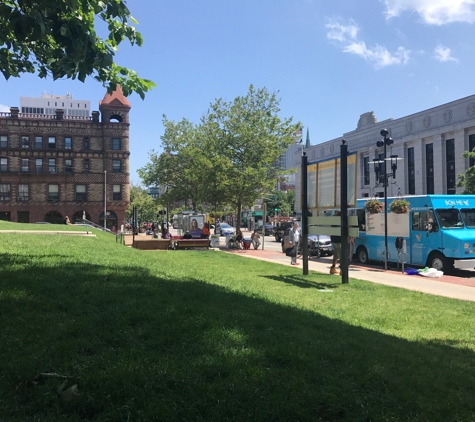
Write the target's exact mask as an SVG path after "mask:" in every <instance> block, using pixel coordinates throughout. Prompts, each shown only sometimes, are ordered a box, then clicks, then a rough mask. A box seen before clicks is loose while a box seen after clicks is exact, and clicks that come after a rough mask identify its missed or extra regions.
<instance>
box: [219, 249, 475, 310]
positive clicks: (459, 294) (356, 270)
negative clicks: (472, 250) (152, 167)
mask: <svg viewBox="0 0 475 422" xmlns="http://www.w3.org/2000/svg"><path fill="white" fill-rule="evenodd" d="M222 250H223V251H224V252H227V253H233V254H237V255H241V256H244V257H247V258H254V259H260V260H262V261H268V262H274V263H277V264H282V265H287V266H290V258H289V257H287V256H285V254H284V253H282V252H276V251H267V250H262V249H258V250H254V249H253V248H252V247H251V249H249V250H242V249H238V250H236V249H224V248H222ZM298 262H299V263H300V265H299V266H298V267H296V268H297V269H299V270H300V271H302V265H303V262H302V259H299V260H298ZM330 266H331V257H322V258H320V259H311V260H309V262H308V269H309V271H317V272H320V273H323V274H329V272H330ZM293 268H294V267H293ZM348 275H349V278H350V283H351V281H352V279H356V280H367V281H370V282H373V283H379V284H385V285H386V286H393V287H401V288H404V289H408V290H414V291H417V292H422V293H428V294H432V295H437V296H445V297H450V298H453V299H461V300H468V301H473V302H475V278H460V277H454V276H450V275H445V274H444V275H443V276H442V277H440V278H428V277H423V276H418V275H406V274H402V273H401V271H400V270H399V271H395V270H387V271H384V269H381V268H375V267H373V268H371V267H367V266H362V265H358V264H356V265H351V266H350V268H349V270H348ZM333 277H340V276H333Z"/></svg>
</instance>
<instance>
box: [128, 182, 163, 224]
mask: <svg viewBox="0 0 475 422" xmlns="http://www.w3.org/2000/svg"><path fill="white" fill-rule="evenodd" d="M134 206H136V207H137V219H138V220H139V222H144V221H147V222H150V221H155V220H156V219H157V218H156V215H157V212H158V209H159V206H158V204H157V202H156V200H154V199H153V198H152V197H151V196H150V195H149V194H148V193H147V191H146V190H145V189H143V188H141V187H140V186H133V185H132V186H131V187H130V207H129V209H128V210H127V211H126V213H125V214H126V217H127V219H128V220H130V219H131V218H132V209H133V207H134Z"/></svg>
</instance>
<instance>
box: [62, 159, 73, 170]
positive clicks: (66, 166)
mask: <svg viewBox="0 0 475 422" xmlns="http://www.w3.org/2000/svg"><path fill="white" fill-rule="evenodd" d="M64 171H65V172H66V173H72V172H73V160H71V159H70V158H67V159H66V160H64Z"/></svg>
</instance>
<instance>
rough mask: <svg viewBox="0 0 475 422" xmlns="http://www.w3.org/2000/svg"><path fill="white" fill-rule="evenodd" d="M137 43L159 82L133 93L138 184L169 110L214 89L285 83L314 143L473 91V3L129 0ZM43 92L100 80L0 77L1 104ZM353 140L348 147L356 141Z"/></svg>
mask: <svg viewBox="0 0 475 422" xmlns="http://www.w3.org/2000/svg"><path fill="white" fill-rule="evenodd" d="M127 4H128V6H129V9H130V10H131V13H132V15H133V16H134V17H135V18H136V19H137V20H138V21H139V25H138V27H137V29H138V30H139V31H140V32H141V33H142V35H143V37H144V45H143V46H142V47H141V48H138V47H129V46H127V45H126V44H124V45H123V46H121V48H120V51H119V53H118V54H117V60H116V61H117V62H118V63H119V64H121V65H124V66H128V67H130V68H132V69H134V70H136V71H138V72H139V74H140V76H142V77H144V78H148V79H152V80H153V81H154V82H155V83H156V84H157V87H156V88H155V89H154V90H153V91H152V92H150V93H148V94H147V96H146V98H145V100H144V101H142V100H141V99H140V97H139V96H138V95H135V94H134V95H132V96H131V97H129V100H130V101H131V103H132V110H131V116H130V121H131V131H130V135H131V140H130V149H131V159H130V164H131V181H132V182H133V183H140V178H139V177H138V175H137V172H136V171H137V169H138V168H140V167H142V166H143V165H144V164H146V163H147V161H148V153H149V152H150V151H151V150H152V149H154V150H156V151H160V150H161V142H160V136H161V135H162V134H163V126H162V123H161V122H162V115H163V114H165V115H166V116H167V117H168V118H169V119H171V120H175V121H178V120H181V119H182V118H183V117H186V118H187V119H189V120H191V121H192V122H195V123H198V122H199V119H200V117H201V116H202V115H203V113H205V112H206V110H207V108H208V106H209V104H210V103H212V102H214V100H215V99H216V98H224V99H226V100H232V99H234V98H235V97H236V96H238V95H245V94H246V92H247V90H248V88H249V85H250V84H253V85H254V86H255V87H256V88H261V87H266V88H267V89H268V90H270V91H279V95H280V97H281V99H282V100H281V115H282V117H290V116H293V118H294V120H295V121H301V122H302V124H303V126H304V134H305V131H306V128H307V127H308V128H309V130H310V140H311V144H312V145H315V144H318V143H321V142H324V141H327V140H330V139H334V138H338V137H341V136H342V134H343V133H344V132H348V131H351V130H353V129H355V128H356V125H357V122H358V119H359V116H360V115H361V114H363V113H365V112H368V111H374V113H375V115H376V117H377V118H378V120H380V121H381V120H385V119H388V118H391V117H392V118H399V117H403V116H405V115H408V114H411V113H415V112H418V111H421V110H424V109H427V108H430V107H435V106H437V105H440V104H443V103H446V102H449V101H453V100H456V99H458V98H462V97H465V96H468V95H471V94H473V93H474V90H473V88H472V86H471V85H472V81H473V69H474V68H475V51H474V50H475V44H474V43H473V42H471V38H472V36H471V34H472V33H473V31H474V23H475V0H331V1H328V0H168V1H164V0H129V1H128V2H127ZM43 91H46V92H48V93H53V94H60V95H64V94H65V93H66V92H71V94H72V95H73V98H76V99H83V100H90V101H91V108H92V109H93V110H98V103H99V101H100V100H101V99H102V98H103V97H104V93H105V90H104V88H103V87H102V86H101V85H100V84H99V83H97V82H96V81H94V80H93V79H92V78H91V79H89V80H88V81H86V83H84V84H83V83H81V82H78V81H52V80H51V79H46V80H44V79H39V78H38V77H36V76H33V75H24V76H22V77H21V78H20V79H10V80H9V81H5V80H4V79H2V77H0V111H3V110H5V109H6V108H7V109H8V108H9V107H10V106H19V103H20V100H19V98H20V96H40V95H41V93H42V92H43ZM350 148H351V146H350Z"/></svg>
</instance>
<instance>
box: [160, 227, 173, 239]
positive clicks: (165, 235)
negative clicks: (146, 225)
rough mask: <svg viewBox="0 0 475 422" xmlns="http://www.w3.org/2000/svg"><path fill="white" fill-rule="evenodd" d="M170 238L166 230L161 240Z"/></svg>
mask: <svg viewBox="0 0 475 422" xmlns="http://www.w3.org/2000/svg"><path fill="white" fill-rule="evenodd" d="M171 238H172V235H171V233H170V232H169V231H168V229H166V230H165V233H164V234H163V235H162V239H171Z"/></svg>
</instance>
